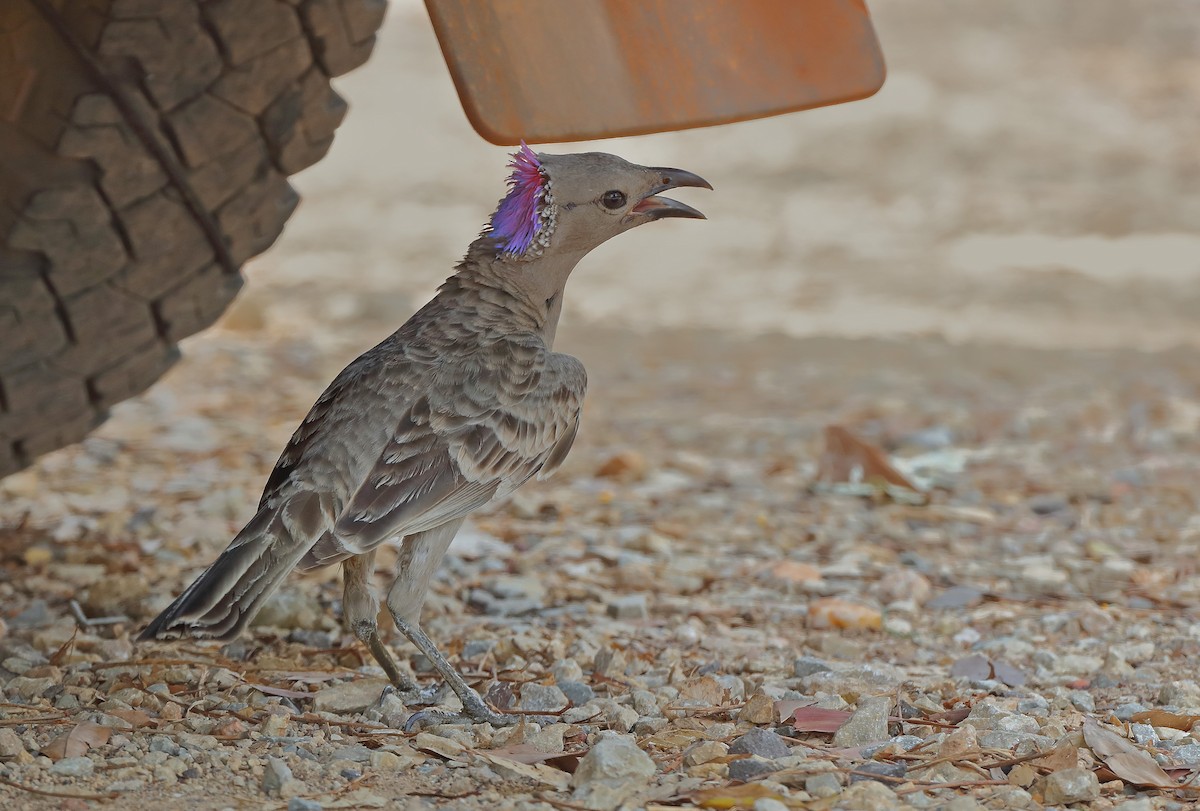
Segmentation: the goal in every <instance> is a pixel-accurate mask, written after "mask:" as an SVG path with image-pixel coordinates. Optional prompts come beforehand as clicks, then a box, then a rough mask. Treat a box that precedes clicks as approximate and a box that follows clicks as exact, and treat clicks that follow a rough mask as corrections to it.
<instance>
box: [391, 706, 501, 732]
mask: <svg viewBox="0 0 1200 811" xmlns="http://www.w3.org/2000/svg"><path fill="white" fill-rule="evenodd" d="M520 721H521V718H520V716H517V715H505V714H504V713H499V712H493V711H492V710H490V709H488V708H486V707H485V708H484V709H483V710H482V711H481V712H480V711H477V712H467V711H466V710H463V711H462V712H448V711H446V710H430V709H426V710H420V711H418V712H414V713H413V714H412V715H411V716H409V719H408V720H407V721H405V722H404V731H405V732H414V731H420V730H422V729H425V728H426V727H431V726H437V725H438V724H491V725H492V726H494V727H505V726H512V725H513V724H517V723H520Z"/></svg>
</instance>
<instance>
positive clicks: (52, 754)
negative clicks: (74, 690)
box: [42, 721, 112, 760]
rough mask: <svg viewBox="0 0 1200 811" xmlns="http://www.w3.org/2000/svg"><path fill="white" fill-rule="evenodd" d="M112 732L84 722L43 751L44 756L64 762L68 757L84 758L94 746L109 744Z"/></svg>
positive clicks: (56, 739) (60, 736)
mask: <svg viewBox="0 0 1200 811" xmlns="http://www.w3.org/2000/svg"><path fill="white" fill-rule="evenodd" d="M111 735H112V730H111V729H109V728H108V727H102V726H100V725H99V724H93V723H92V722H91V721H84V722H83V723H81V724H76V725H75V726H74V727H72V728H71V730H70V731H69V732H67V733H66V734H63V735H59V736H58V737H57V738H55V739H54V740H52V741H50V743H48V744H46V746H45V747H44V748H43V749H42V754H43V755H45V756H46V757H48V758H50V759H51V760H62V759H63V758H68V757H83V756H84V755H86V754H87V753H88V750H89V749H91V748H92V747H94V746H103V745H104V744H106V743H108V739H109V736H111Z"/></svg>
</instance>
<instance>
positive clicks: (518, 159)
mask: <svg viewBox="0 0 1200 811" xmlns="http://www.w3.org/2000/svg"><path fill="white" fill-rule="evenodd" d="M509 166H511V167H512V170H513V172H512V175H511V176H510V177H509V179H508V185H509V190H508V194H507V195H505V197H504V199H503V200H501V201H500V204H499V206H497V208H496V212H495V213H494V214H493V215H492V219H491V221H490V222H489V223H488V225H487V227H486V228H485V229H484V236H486V237H489V238H491V239H494V240H495V245H496V250H497V252H498V254H499V255H500V256H502V257H504V258H506V259H510V260H512V259H516V260H519V261H532V260H536V259H538V258H540V257H542V256H545V255H554V254H563V255H568V254H569V255H575V256H581V255H583V254H585V253H587V252H588V251H590V250H592V249H593V248H595V247H596V246H597V245H600V244H601V243H603V242H605V241H606V240H609V239H611V238H612V237H615V236H616V235H617V234H620V233H623V232H625V231H628V230H630V229H631V228H636V227H638V226H639V225H642V224H644V223H648V222H654V221H655V220H662V219H666V218H668V217H689V218H692V219H700V220H702V219H704V215H703V214H701V213H700V212H699V211H697V210H696V209H694V208H692V207H691V206H688V205H684V204H683V203H680V202H677V201H675V200H671V199H668V198H666V197H659V196H658V194H659V192H663V191H666V190H668V189H675V188H679V187H681V186H696V187H699V188H704V189H711V188H712V186H710V185H709V183H708V181H706V180H705V179H704V178H702V177H700V176H699V175H694V174H692V173H691V172H685V171H683V170H682V169H665V168H661V167H648V166H638V165H637V164H633V163H630V162H629V161H627V160H624V159H622V158H618V157H617V156H616V155H609V154H607V153H605V152H583V153H578V154H573V155H547V154H544V153H535V152H534V151H533V150H531V149H530V148H529V147H528V146H526V145H525V144H524V143H522V144H521V148H520V149H519V150H518V151H517V152H516V153H514V155H513V160H512V162H511V163H510V164H509Z"/></svg>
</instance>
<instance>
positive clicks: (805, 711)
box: [791, 707, 851, 732]
mask: <svg viewBox="0 0 1200 811" xmlns="http://www.w3.org/2000/svg"><path fill="white" fill-rule="evenodd" d="M850 715H851V713H850V711H849V710H824V709H821V708H820V707H800V708H799V709H797V710H796V711H795V712H794V713H792V718H791V723H792V729H794V730H796V731H797V732H837V731H838V728H839V727H840V726H841V725H842V724H844V723H846V721H848V720H849V719H850Z"/></svg>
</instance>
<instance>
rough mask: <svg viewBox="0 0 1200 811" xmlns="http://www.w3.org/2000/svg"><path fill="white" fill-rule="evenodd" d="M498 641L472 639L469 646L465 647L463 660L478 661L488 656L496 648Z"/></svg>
mask: <svg viewBox="0 0 1200 811" xmlns="http://www.w3.org/2000/svg"><path fill="white" fill-rule="evenodd" d="M497 644H498V640H495V639H472V640H471V641H470V642H468V643H467V644H465V645H463V652H462V658H464V659H478V658H479V657H481V656H484V655H486V654H487V652H488V651H490V650H491V649H492V648H494V647H496V645H497Z"/></svg>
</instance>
